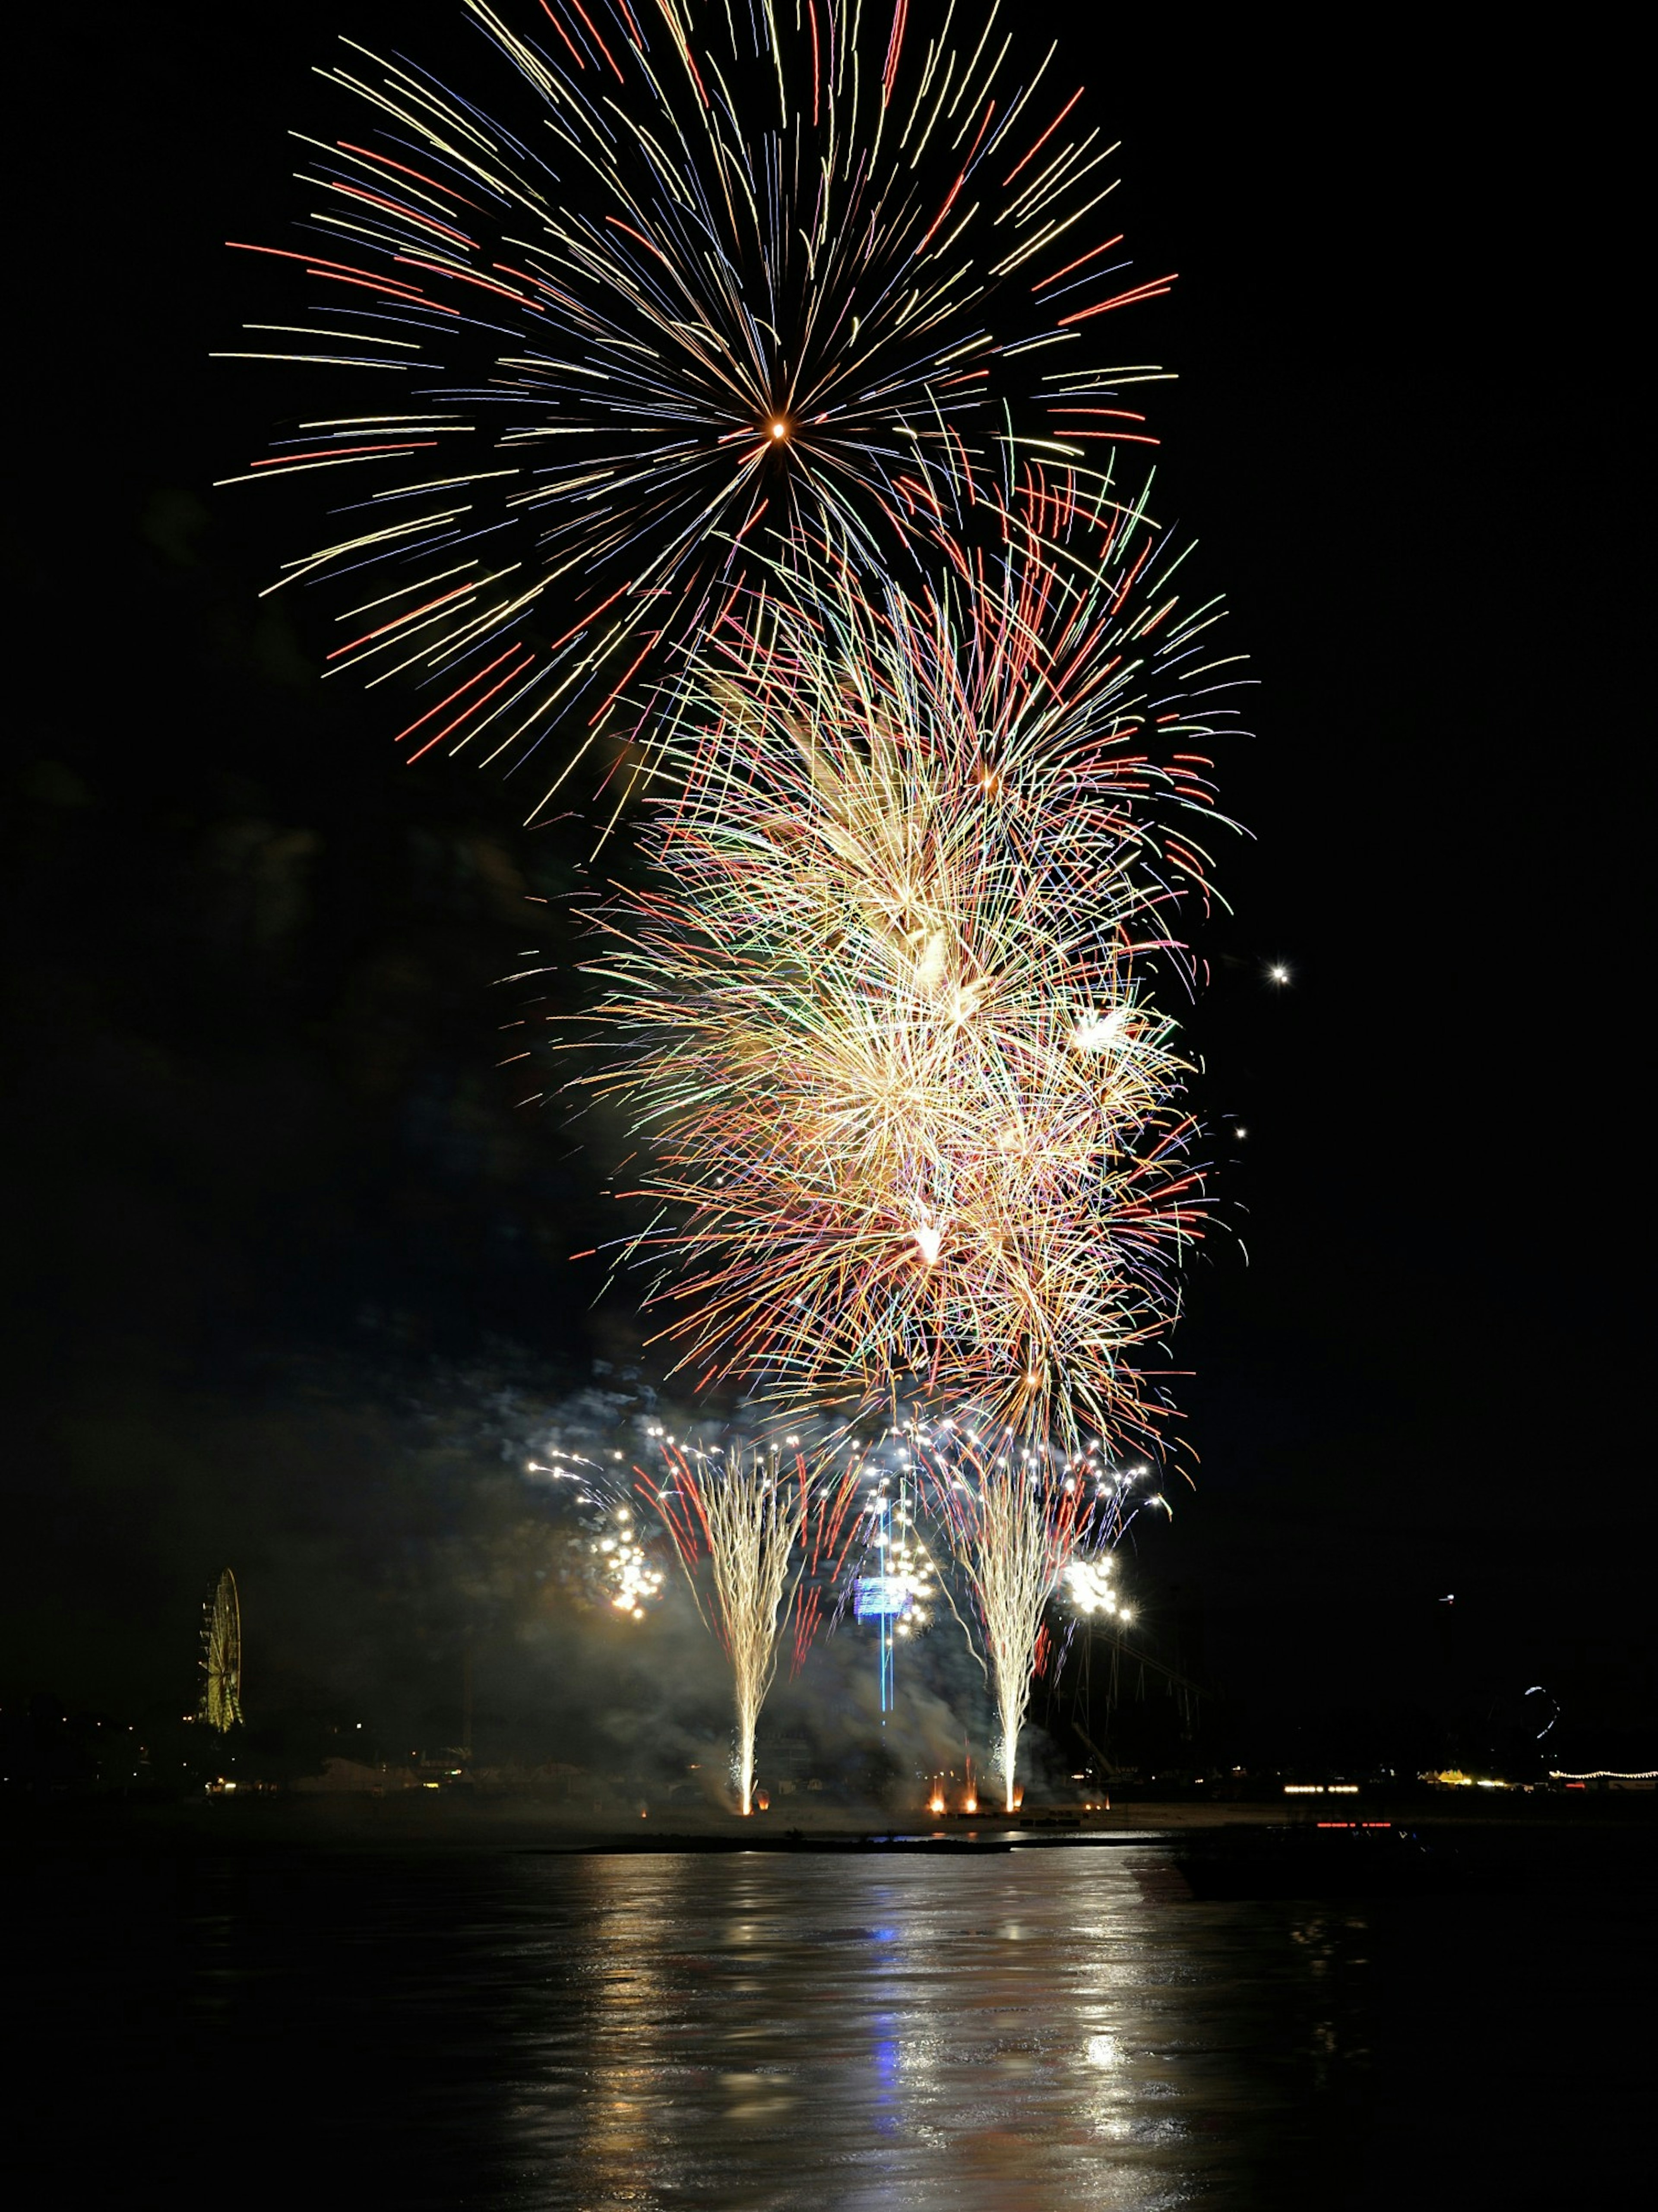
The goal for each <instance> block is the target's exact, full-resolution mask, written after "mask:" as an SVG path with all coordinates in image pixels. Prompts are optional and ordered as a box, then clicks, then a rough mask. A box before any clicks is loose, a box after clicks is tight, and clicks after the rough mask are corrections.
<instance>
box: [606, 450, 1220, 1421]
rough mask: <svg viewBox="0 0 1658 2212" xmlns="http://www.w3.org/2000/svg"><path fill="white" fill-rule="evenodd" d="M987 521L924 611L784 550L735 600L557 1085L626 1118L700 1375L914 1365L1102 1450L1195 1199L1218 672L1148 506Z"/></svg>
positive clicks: (1167, 1297) (1044, 501) (792, 1380)
mask: <svg viewBox="0 0 1658 2212" xmlns="http://www.w3.org/2000/svg"><path fill="white" fill-rule="evenodd" d="M1038 519H1039V520H1042V522H1043V523H1045V524H1046V525H1047V526H1048V533H1049V534H1048V535H1046V536H1041V535H1039V534H1038V533H1037V531H1036V529H1035V520H1038ZM1004 520H1005V524H1006V531H1007V542H1006V544H1005V545H1004V546H1003V547H1002V548H1001V552H1000V559H999V562H997V563H993V562H989V561H987V560H984V559H982V558H981V559H979V560H978V561H977V562H975V563H974V564H973V566H972V570H971V573H970V574H968V575H967V576H965V577H957V576H947V577H946V578H945V580H944V581H942V582H941V583H940V584H939V585H938V587H937V588H936V589H935V590H933V591H932V592H931V593H930V594H929V596H928V597H927V598H926V599H925V600H923V601H921V602H920V603H919V604H916V603H912V602H911V601H909V600H908V599H905V598H904V597H903V596H902V595H901V594H899V593H897V592H887V593H885V594H884V595H883V596H881V597H879V598H878V599H874V600H873V601H872V600H871V599H870V598H869V597H868V596H867V595H866V593H865V589H864V587H863V586H862V585H861V583H860V580H859V577H858V575H857V574H856V572H855V571H854V570H853V568H852V567H851V566H850V565H849V564H847V563H846V562H835V561H831V560H829V559H827V558H825V559H822V560H814V559H808V558H807V557H806V556H804V555H802V556H801V557H800V559H799V561H797V562H795V563H794V565H793V567H792V568H790V569H789V570H788V571H787V572H786V574H784V575H783V576H782V577H781V578H780V582H779V586H778V588H777V590H776V591H775V592H772V593H768V594H765V595H762V597H761V598H760V599H758V600H757V601H756V603H755V604H754V605H752V606H744V607H741V608H738V609H737V610H735V611H733V612H732V614H731V615H730V616H729V617H728V618H727V620H726V623H725V624H724V625H722V627H721V629H720V631H719V632H718V633H717V634H716V635H715V636H714V639H713V640H712V641H710V643H709V645H708V647H707V649H706V651H705V653H704V655H703V659H702V662H701V669H702V682H703V696H704V698H705V701H706V702H707V708H706V715H705V719H704V720H703V721H702V722H701V724H700V725H699V724H697V723H695V721H689V722H686V723H684V724H683V725H681V726H678V727H677V729H676V732H675V733H674V739H673V741H674V743H675V744H676V745H677V747H678V750H677V754H676V756H675V774H674V775H673V777H672V778H671V780H670V781H671V785H672V787H674V788H675V789H676V790H677V792H678V793H680V794H681V795H680V796H679V797H677V798H676V799H673V800H672V801H666V800H665V801H664V802H663V803H662V804H661V805H660V806H659V809H658V810H657V812H656V815H655V817H654V826H653V829H651V830H650V831H649V832H648V834H647V849H648V850H649V852H650V854H651V856H652V858H653V860H655V861H656V863H657V868H658V881H657V884H655V885H654V886H653V887H652V888H650V889H648V890H642V891H620V890H619V891H617V892H616V895H615V896H613V898H612V899H611V900H610V903H609V906H608V908H606V909H605V910H604V913H603V914H602V915H601V916H600V927H601V929H602V931H603V932H604V934H605V936H606V938H607V940H608V943H607V950H606V951H605V953H604V957H601V958H600V959H599V960H598V961H596V962H594V963H592V967H593V969H595V971H596V972H597V973H598V974H599V975H602V976H603V977H604V978H605V979H606V981H608V983H609V985H610V988H609V991H608V993H607V994H606V995H605V997H604V1000H603V1001H602V1003H601V1006H600V1007H599V1018H600V1023H601V1024H602V1027H601V1030H600V1038H601V1043H602V1044H603V1045H604V1048H605V1054H606V1056H605V1057H604V1059H603V1060H601V1063H600V1065H599V1066H598V1069H597V1071H596V1072H594V1073H592V1074H590V1075H587V1076H586V1077H584V1078H583V1079H581V1080H582V1081H583V1082H584V1083H586V1084H587V1085H590V1086H591V1087H592V1088H593V1089H594V1090H596V1091H598V1093H599V1094H600V1095H601V1096H604V1097H608V1098H610V1099H611V1100H613V1101H616V1102H619V1103H622V1104H623V1105H624V1106H625V1108H626V1109H628V1111H629V1113H630V1115H631V1116H632V1120H633V1124H634V1127H635V1132H636V1133H637V1134H638V1136H639V1137H640V1138H641V1139H643V1140H644V1142H645V1145H646V1146H647V1166H646V1169H645V1171H644V1174H643V1176H642V1179H641V1184H640V1187H639V1188H640V1193H641V1194H642V1195H643V1196H645V1197H646V1198H647V1199H649V1200H651V1201H653V1206H654V1207H655V1209H656V1212H655V1217H654V1218H653V1225H651V1226H650V1227H649V1228H648V1229H647V1231H644V1232H643V1233H642V1235H641V1236H640V1237H638V1238H637V1239H636V1240H635V1253H636V1255H639V1256H642V1257H643V1258H644V1259H645V1260H647V1261H651V1260H655V1261H659V1263H661V1266H662V1273H661V1275H660V1278H659V1281H658V1283H657V1285H656V1287H655V1289H654V1291H653V1294H652V1303H653V1304H656V1305H657V1306H658V1308H659V1309H665V1310H666V1311H667V1312H668V1314H669V1316H670V1318H669V1319H668V1321H667V1322H666V1325H665V1330H664V1334H665V1338H666V1340H668V1341H669V1342H670V1344H671V1345H673V1346H676V1347H677V1350H678V1353H679V1358H680V1361H681V1364H682V1365H683V1366H685V1367H687V1368H689V1370H690V1371H691V1373H692V1374H693V1375H694V1376H695V1380H696V1383H697V1385H698V1387H701V1386H702V1385H703V1384H704V1383H706V1382H707V1381H708V1380H709V1379H711V1378H712V1377H714V1376H721V1377H723V1378H725V1379H727V1380H736V1381H740V1383H742V1384H743V1386H744V1388H745V1389H747V1390H748V1391H750V1393H751V1394H753V1395H756V1396H757V1397H761V1398H767V1397H777V1396H786V1398H787V1399H789V1400H791V1401H793V1402H795V1403H800V1402H805V1401H811V1402H814V1403H817V1404H820V1405H825V1406H829V1405H833V1406H835V1407H837V1408H838V1410H839V1411H840V1412H841V1413H842V1415H843V1416H844V1417H846V1418H853V1417H855V1416H856V1415H857V1414H858V1413H862V1412H866V1411H869V1410H872V1408H874V1407H877V1406H878V1405H880V1404H883V1403H884V1404H887V1405H889V1406H890V1402H891V1399H892V1394H893V1391H894V1389H895V1386H896V1383H897V1382H898V1380H899V1379H900V1378H908V1381H909V1382H911V1383H915V1384H917V1385H918V1386H919V1388H920V1391H921V1393H922V1395H923V1397H924V1399H926V1400H927V1401H931V1402H934V1403H938V1402H942V1403H945V1404H950V1403H960V1402H963V1401H973V1402H975V1403H978V1404H981V1405H982V1406H983V1407H985V1408H986V1410H987V1415H988V1416H989V1417H991V1418H993V1419H995V1420H997V1421H998V1422H999V1423H1002V1422H1005V1423H1006V1424H1008V1425H1011V1426H1012V1427H1013V1428H1014V1429H1015V1431H1017V1433H1018V1435H1019V1436H1020V1437H1022V1438H1031V1437H1044V1438H1045V1437H1054V1438H1055V1439H1056V1440H1058V1441H1059V1442H1060V1443H1071V1442H1073V1441H1074V1440H1075V1438H1076V1437H1077V1436H1078V1435H1079V1434H1080V1433H1081V1432H1082V1431H1084V1430H1085V1429H1087V1430H1098V1431H1102V1432H1104V1433H1108V1434H1109V1435H1111V1436H1112V1437H1113V1438H1114V1440H1115V1441H1118V1442H1121V1443H1127V1442H1129V1441H1131V1440H1133V1439H1135V1438H1137V1437H1140V1436H1143V1435H1144V1434H1145V1431H1146V1430H1147V1428H1148V1425H1150V1424H1151V1422H1153V1421H1154V1420H1155V1419H1156V1418H1157V1407H1156V1405H1155V1403H1154V1402H1153V1400H1152V1394H1150V1393H1149V1392H1148V1389H1147V1388H1146V1385H1145V1379H1144V1377H1143V1376H1142V1375H1141V1373H1140V1372H1139V1369H1138V1368H1137V1367H1136V1366H1135V1364H1134V1353H1135V1349H1136V1347H1138V1346H1142V1345H1144V1344H1145V1343H1147V1342H1148V1341H1150V1340H1152V1339H1153V1338H1155V1337H1156V1336H1157V1335H1159V1334H1161V1333H1162V1332H1163V1330H1164V1329H1165V1328H1166V1327H1167V1326H1168V1324H1169V1321H1170V1320H1171V1319H1172V1317H1173V1315H1174V1312H1175V1307H1176V1304H1177V1279H1176V1275H1175V1268H1176V1266H1177V1263H1178V1261H1179V1259H1180V1257H1181V1254H1182V1252H1183V1250H1184V1249H1185V1248H1186V1246H1187V1244H1188V1243H1189V1242H1190V1241H1191V1240H1192V1239H1193V1237H1195V1236H1196V1235H1197V1234H1198V1233H1199V1227H1200V1222H1201V1190H1200V1184H1199V1175H1198V1171H1197V1170H1196V1169H1195V1168H1194V1167H1193V1165H1192V1164H1190V1163H1189V1161H1188V1160H1187V1158H1186V1148H1187V1143H1188V1140H1189V1137H1190V1133H1191V1127H1192V1125H1191V1123H1190V1121H1189V1119H1188V1118H1187V1116H1186V1115H1185V1114H1184V1113H1183V1112H1182V1111H1181V1109H1180V1105H1179V1097H1180V1091H1181V1081H1182V1078H1183V1076H1184V1074H1185V1073H1186V1063H1185V1062H1184V1060H1182V1059H1181V1056H1180V1054H1179V1052H1178V1049H1177V1047H1176V1042H1175V1029H1174V1024H1173V1023H1172V1022H1171V1021H1170V1019H1169V1018H1168V1017H1167V1016H1166V1015H1164V1014H1163V1013H1162V1012H1159V1010H1158V1009H1157V1006H1156V1005H1155V1004H1154V1002H1153V1000H1152V998H1151V988H1150V982H1151V977H1152V976H1153V975H1155V973H1156V972H1157V970H1158V969H1161V970H1162V971H1163V973H1164V974H1165V975H1172V976H1173V977H1174V978H1175V980H1176V981H1179V980H1181V978H1182V976H1183V975H1184V972H1185V970H1184V962H1185V957H1186V956H1185V954H1184V951H1183V946H1182V941H1181V936H1180V934H1179V924H1180V905H1181V900H1182V898H1183V897H1192V896H1195V897H1196V898H1197V899H1199V900H1201V899H1202V898H1203V897H1204V896H1206V877H1205V856H1204V854H1203V849H1202V847H1201V845H1200V844H1199V842H1198V840H1197V838H1196V836H1194V835H1193V829H1192V828H1191V827H1190V826H1189V819H1190V817H1194V816H1197V815H1200V814H1204V813H1206V812H1207V809H1208V804H1209V793H1208V787H1207V783H1206V769H1207V765H1208V764H1207V761H1206V757H1205V755H1204V753H1203V752H1202V750H1200V748H1201V747H1202V746H1203V744H1205V743H1206V740H1207V738H1208V737H1209V735H1210V734H1211V732H1212V726H1213V724H1214V722H1215V721H1216V720H1218V719H1220V718H1223V717H1224V715H1225V714H1226V712H1227V709H1226V708H1225V706H1224V701H1223V699H1222V697H1221V696H1220V695H1221V694H1222V693H1223V692H1224V690H1225V689H1226V688H1227V684H1228V681H1229V679H1228V678H1227V675H1226V671H1225V668H1224V664H1223V663H1222V662H1221V661H1220V660H1219V659H1218V658H1216V657H1214V656H1213V653H1212V646H1211V643H1210V640H1209V637H1208V631H1209V628H1210V625H1211V623H1212V620H1213V618H1214V615H1215V609H1214V607H1213V606H1212V605H1209V606H1198V607H1193V608H1187V607H1185V606H1183V605H1181V602H1180V599H1179V597H1178V594H1177V592H1176V591H1175V588H1174V585H1173V580H1172V574H1173V569H1174V567H1175V562H1174V560H1173V559H1172V558H1171V557H1169V554H1168V552H1167V550H1166V548H1164V547H1163V544H1161V542H1160V541H1159V540H1158V539H1157V535H1156V533H1155V532H1153V531H1152V530H1151V527H1150V526H1149V525H1148V524H1147V522H1146V520H1145V516H1144V514H1143V513H1141V512H1140V511H1139V508H1138V507H1129V508H1127V509H1125V508H1122V507H1118V506H1116V505H1115V504H1114V503H1112V502H1111V501H1109V499H1108V497H1107V496H1106V495H1105V493H1104V492H1103V491H1102V490H1101V489H1099V488H1097V487H1096V489H1094V490H1093V491H1092V492H1091V493H1090V494H1089V495H1088V496H1087V498H1086V499H1084V498H1083V497H1082V496H1081V495H1080V494H1079V493H1078V487H1077V485H1076V483H1075V481H1074V479H1070V478H1067V479H1065V480H1064V481H1063V482H1061V483H1058V484H1055V483H1049V482H1048V480H1046V479H1043V478H1040V477H1033V478H1031V479H1029V481H1028V482H1027V483H1026V484H1025V486H1024V487H1023V493H1022V495H1021V498H1020V500H1019V501H1017V502H1015V503H1014V504H1013V505H1012V506H1010V507H1005V510H1004ZM963 561H964V562H965V561H966V556H965V555H964V556H963ZM1214 818H1215V817H1213V816H1212V814H1209V815H1208V819H1209V820H1210V821H1211V822H1212V821H1213V820H1214Z"/></svg>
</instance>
